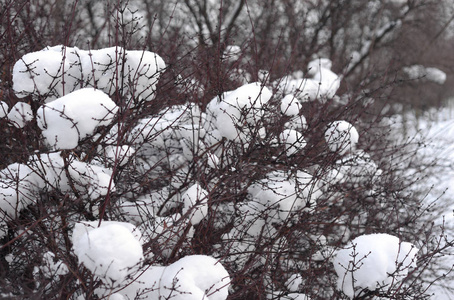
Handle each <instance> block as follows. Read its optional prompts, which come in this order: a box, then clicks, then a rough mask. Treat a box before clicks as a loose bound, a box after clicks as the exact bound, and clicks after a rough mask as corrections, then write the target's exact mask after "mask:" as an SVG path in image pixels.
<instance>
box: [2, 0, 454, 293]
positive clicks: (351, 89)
mask: <svg viewBox="0 0 454 300" xmlns="http://www.w3.org/2000/svg"><path fill="white" fill-rule="evenodd" d="M21 1H24V3H26V4H30V9H25V10H18V11H17V17H16V16H14V18H13V17H12V16H11V15H10V14H9V10H11V11H15V9H16V5H19V4H20V3H19V2H21ZM16 2H17V3H18V4H16ZM44 2H45V1H44ZM95 2H96V1H88V2H87V1H85V2H83V3H84V5H82V6H81V4H80V3H79V2H76V3H72V4H71V10H70V11H74V12H77V13H75V14H72V15H71V18H73V19H71V20H74V21H75V20H76V19H77V20H78V23H77V22H75V23H71V22H66V21H67V20H64V21H65V22H62V23H58V22H56V23H52V22H50V23H43V24H42V27H36V28H38V29H39V30H36V31H34V32H35V33H36V34H37V35H38V36H40V37H43V40H42V42H38V39H37V37H36V36H34V35H29V34H28V33H29V32H28V29H26V28H35V27H34V26H32V25H33V24H31V23H30V24H28V25H27V26H23V25H24V24H22V23H21V22H23V21H24V20H25V19H24V14H25V15H27V14H32V13H33V12H35V13H36V14H38V15H39V17H37V18H36V23H38V24H41V23H40V22H42V20H43V19H44V20H45V17H43V16H54V15H55V14H56V12H57V11H59V12H60V11H61V12H63V15H64V16H63V15H62V18H64V17H66V16H67V14H66V10H65V9H63V8H66V6H65V5H67V4H68V3H67V2H66V1H62V2H61V3H60V2H59V5H57V6H58V9H57V8H56V10H53V8H52V7H53V6H52V5H50V6H49V5H44V6H39V5H38V6H37V5H36V4H35V3H34V2H33V3H32V2H31V1H28V0H20V1H15V2H14V4H11V5H12V6H8V5H6V7H8V10H7V12H6V15H7V16H9V17H11V18H3V19H2V20H1V21H0V22H6V21H7V20H10V19H17V20H18V26H17V28H16V27H14V28H13V27H11V26H10V27H7V29H8V30H7V31H5V35H6V36H8V37H9V38H11V40H14V36H12V35H10V34H11V33H14V34H15V36H25V37H27V39H23V40H22V41H21V42H20V43H18V45H21V46H20V47H19V46H17V47H16V48H14V45H10V47H7V49H6V50H7V52H8V51H10V50H9V49H10V48H11V49H13V48H14V49H16V51H15V52H11V53H10V52H8V53H7V54H8V55H7V54H4V53H3V52H2V53H0V57H2V58H7V59H8V63H7V64H5V65H3V64H2V65H1V67H2V70H1V71H2V73H1V74H0V75H1V78H0V80H1V81H0V89H1V90H0V96H1V97H2V99H1V100H0V101H3V102H0V105H1V106H0V125H1V126H2V129H3V130H0V137H2V138H3V137H4V139H3V140H2V142H1V143H0V150H1V152H0V154H1V155H3V156H4V159H2V160H0V166H1V167H0V170H1V171H0V247H1V250H0V251H1V254H2V255H0V295H1V296H2V297H3V296H4V297H6V298H8V297H9V298H12V297H13V296H14V297H15V296H17V297H20V298H30V299H35V298H36V299H43V298H45V299H59V298H65V299H71V300H84V299H103V298H106V299H107V298H109V299H121V300H125V299H127V300H132V299H194V300H200V299H215V300H221V299H222V300H224V299H230V298H231V299H306V300H308V299H334V298H336V299H338V298H339V299H341V298H345V297H352V295H353V296H354V295H355V293H356V295H358V296H359V297H362V296H369V295H370V296H372V295H374V296H379V297H387V298H391V299H393V298H398V299H401V298H411V297H413V298H418V299H419V298H421V299H423V298H424V297H425V295H424V293H425V286H426V285H427V284H430V283H426V282H424V278H425V277H424V275H425V273H424V272H428V271H426V270H429V271H430V264H429V261H430V259H431V258H432V257H434V256H435V255H436V254H438V253H441V251H442V250H445V249H447V248H449V245H450V244H449V240H448V238H447V237H446V238H445V240H443V241H444V242H446V246H444V245H442V242H441V240H437V237H436V236H435V235H434V234H433V232H434V229H433V228H431V227H430V224H431V223H430V216H429V217H427V213H426V210H427V209H428V207H427V206H425V204H424V202H423V201H422V200H421V197H419V195H417V194H411V193H408V191H409V188H410V187H411V186H412V185H414V184H415V177H416V176H414V174H411V173H410V172H407V173H404V172H403V170H405V168H406V167H407V166H410V165H411V170H412V171H413V170H414V169H415V167H414V166H413V165H412V164H414V163H415V162H414V161H413V160H412V156H411V153H410V154H409V153H404V151H407V150H406V149H407V148H405V147H401V145H395V144H393V143H389V142H390V140H391V139H392V135H391V134H388V131H387V130H388V127H387V125H389V124H388V123H386V122H381V121H380V119H381V118H382V115H381V113H382V112H383V111H385V110H386V109H387V106H386V105H385V104H383V101H385V100H386V99H392V98H393V96H394V94H393V93H388V92H389V90H390V89H388V87H389V84H390V82H388V81H387V80H386V79H385V78H382V74H383V73H384V72H385V71H386V72H389V68H388V67H389V66H387V65H386V63H384V64H382V63H381V61H379V63H377V61H375V60H376V59H377V58H378V57H380V58H383V57H385V56H386V55H387V52H386V55H384V53H383V52H380V55H378V54H376V51H378V48H379V47H386V45H388V42H390V43H389V44H392V43H391V41H394V42H396V40H393V38H394V37H395V35H394V34H395V33H396V31H397V30H398V29H399V28H401V27H400V26H401V25H400V24H401V22H403V21H405V18H406V16H407V14H408V15H411V13H412V11H413V9H415V8H414V7H413V6H411V5H410V2H408V1H407V2H408V3H407V2H401V3H399V4H396V3H397V2H396V1H387V2H386V5H385V2H383V1H382V2H380V1H366V2H364V1H363V2H361V1H359V2H358V1H357V2H354V1H350V2H351V3H350V2H348V1H347V2H348V3H341V4H339V3H337V2H336V3H334V2H335V1H315V2H314V1H313V3H312V2H311V3H309V2H310V1H309V2H307V1H306V2H304V1H287V2H285V3H284V2H283V1H261V2H260V1H249V2H247V1H226V2H225V3H223V6H222V7H219V5H218V3H216V1H208V2H207V3H206V5H200V3H197V1H192V0H191V1H184V2H183V1H181V3H180V2H178V3H173V2H172V1H170V2H161V3H160V5H161V6H160V7H159V9H158V8H157V6H156V5H157V4H156V3H157V2H156V3H155V2H153V1H151V2H150V1H148V2H147V3H145V1H139V0H129V1H117V2H115V3H110V2H103V3H104V4H101V2H96V3H95ZM21 3H22V2H21ZM60 5H62V6H60ZM103 5H104V6H103ZM333 5H334V6H333ZM169 6H172V8H171V9H170V8H169ZM397 6H399V9H395V8H396V7H397ZM347 7H349V9H351V10H347V11H346V9H347ZM415 7H418V5H415ZM94 8H96V10H94ZM101 8H104V9H101ZM191 8H192V9H191ZM246 8H247V9H246ZM168 9H170V10H171V11H172V13H169V11H170V10H168ZM49 10H50V11H49ZM95 11H96V12H97V13H94V12H95ZM246 11H248V14H245V12H246ZM38 12H40V13H38ZM50 12H52V13H50ZM79 12H80V13H81V15H83V16H85V19H83V18H82V19H80V18H79V16H78V15H79V14H78V13H79ZM284 12H285V13H284ZM346 12H348V14H347V13H346ZM199 14H200V15H199ZM287 14H288V15H287ZM261 15H263V17H262V16H261ZM137 16H146V17H145V18H143V19H140V18H139V17H137ZM202 16H203V17H202ZM290 16H297V17H295V18H294V19H295V20H298V22H299V23H295V22H294V21H292V20H293V19H292V18H290ZM199 17H200V18H199ZM225 17H227V18H225ZM48 18H51V19H52V20H53V21H56V20H55V17H48ZM371 18H372V19H373V20H374V26H371V25H370V24H371V22H370V19H371ZM287 23H289V24H291V25H289V24H287ZM2 24H3V23H2ZM21 24H22V25H21ZM68 24H72V25H68ZM194 24H195V25H196V26H193V25H194ZM339 24H343V25H342V26H344V27H342V28H336V26H338V25H339ZM54 25H55V26H54ZM59 25H61V26H59ZM63 25H64V26H63ZM251 25H252V26H251ZM265 25H266V26H265ZM68 26H69V27H68ZM77 26H85V27H86V28H77ZM141 26H143V27H141ZM152 26H153V28H151V27H152ZM57 27H58V28H64V29H65V32H64V33H61V32H59V33H58V34H53V35H49V36H53V37H55V39H54V38H53V39H52V41H49V39H48V38H45V37H46V36H45V35H44V33H46V34H47V33H49V30H51V29H50V28H57ZM265 27H266V28H267V29H266V28H265ZM76 28H77V29H76ZM248 28H254V30H253V31H250V32H246V31H245V30H247V29H248ZM277 28H279V30H277ZM17 30H19V31H17ZM21 30H23V31H21ZM66 30H68V31H67V32H66ZM72 30H74V31H75V30H77V32H78V33H80V35H77V36H78V37H80V39H79V38H75V37H76V36H75V35H74V31H72ZM279 31H280V32H281V33H279V34H277V33H278V32H279ZM293 31H294V32H293ZM67 33H68V34H67ZM59 37H64V38H65V39H64V40H60V38H59ZM169 37H172V38H171V39H169ZM194 37H196V38H194ZM85 38H87V39H88V43H85V40H84V41H81V40H82V39H85ZM237 38H238V39H237ZM0 41H2V42H3V41H5V39H4V36H3V35H0ZM276 41H279V42H278V43H276ZM385 42H386V43H385ZM8 43H9V41H8ZM81 43H82V44H81ZM46 44H49V45H54V44H57V46H48V47H45V48H44V49H43V50H40V49H42V48H43V47H44V46H45V45H46ZM60 44H64V45H75V46H74V47H73V46H71V47H70V46H62V45H60ZM22 45H23V46H22ZM229 45H230V46H229ZM79 47H80V48H79ZM270 47H272V51H270V49H271V48H270ZM96 48H97V49H96ZM81 49H90V50H81ZM130 49H146V50H143V51H141V50H130ZM6 50H5V51H6ZM36 50H40V51H36ZM148 50H152V51H153V52H151V51H148ZM5 53H6V52H5ZM158 54H159V55H158ZM161 56H162V58H161ZM164 60H165V63H164ZM408 65H409V64H408ZM372 66H374V68H376V70H375V69H374V68H372ZM395 68H396V70H397V69H399V70H400V69H401V67H400V66H395ZM375 71H376V72H375ZM426 71H430V70H429V69H426ZM432 71H434V70H432ZM432 73H433V74H432V75H434V77H437V76H438V77H437V78H438V79H442V76H441V75H442V74H441V73H437V72H432ZM5 74H6V76H5ZM393 80H394V79H393ZM440 82H441V80H440ZM382 92H383V94H382ZM5 95H6V96H5ZM17 98H19V99H17ZM383 99H385V100H383ZM18 100H19V101H18ZM380 105H382V107H380ZM345 120H348V122H347V121H345ZM54 151H59V152H54ZM396 169H400V170H396ZM421 169H424V168H422V167H421ZM402 174H406V175H405V176H403V175H402ZM409 174H410V175H409ZM429 208H431V207H429ZM376 232H383V234H381V235H375V238H371V239H372V241H370V242H369V241H368V240H367V241H366V244H365V245H363V243H362V239H364V237H369V238H370V234H371V233H376ZM385 233H388V234H396V233H398V235H399V239H397V238H396V239H397V240H396V239H394V238H391V237H390V236H388V235H385ZM396 235H397V234H396ZM377 236H380V237H381V238H376V237H377ZM385 237H389V238H385ZM400 240H402V241H408V242H399V241H400ZM349 241H351V242H349ZM378 242H380V244H379V245H375V244H376V243H378ZM385 242H386V243H385ZM437 242H438V243H437ZM410 243H411V244H414V245H418V248H420V250H419V252H418V254H420V257H421V258H422V259H421V260H420V261H418V264H417V265H416V264H415V263H414V262H415V261H414V260H413V258H414V257H416V256H415V253H416V252H417V251H416V248H411V250H410V249H407V248H408V247H407V246H409V245H410ZM356 244H358V246H355V245H356ZM382 244H386V245H387V246H386V245H385V246H383V245H382ZM345 245H346V246H345ZM396 245H397V246H396ZM369 246H373V248H374V249H375V248H376V249H382V250H383V251H381V252H380V253H379V254H377V255H378V257H380V258H379V259H378V258H377V259H372V258H374V257H376V256H375V255H376V254H373V252H371V253H370V254H369V253H368V252H367V251H369V250H370V251H372V250H373V249H369V248H368V247H369ZM355 247H356V248H357V250H358V251H359V250H361V251H363V250H364V251H363V252H358V253H359V254H358V255H357V257H358V256H362V259H361V258H360V257H358V259H359V260H360V262H361V263H362V262H364V269H363V268H361V267H360V264H358V263H356V262H355V261H354V262H353V264H354V266H355V267H356V269H354V270H348V267H349V262H350V260H349V258H350V256H349V254H350V252H349V250H351V249H354V248H355ZM396 247H397V249H399V250H398V251H397V252H396V251H395V249H396ZM391 250H392V251H394V252H392V251H391ZM400 250H408V253H409V255H408V256H407V257H408V258H412V259H411V262H410V261H407V259H406V257H405V256H404V257H403V256H400V254H404V252H403V251H400ZM366 252H367V253H366ZM391 252H392V253H391ZM383 253H385V254H386V255H388V256H386V255H384V256H383V255H382V254H383ZM3 254H5V255H3ZM393 255H394V256H395V260H397V261H398V262H403V264H402V265H401V266H398V265H396V264H395V263H394V264H388V267H389V268H388V269H387V270H386V271H385V273H383V268H382V267H383V265H385V262H390V261H392V259H391V258H390V257H391V256H393ZM369 257H370V259H371V263H370V264H372V265H373V264H374V263H376V262H377V261H380V264H379V265H378V266H377V267H376V268H375V267H374V268H373V267H369V266H368V265H366V262H368V260H367V259H368V258H369ZM383 257H385V258H383ZM382 258H383V259H382ZM380 259H382V260H380ZM394 262H395V261H394ZM333 263H334V264H333ZM410 265H411V267H412V268H411V269H410V270H411V271H408V269H409V268H408V267H409V266H410ZM342 266H343V267H342ZM393 266H394V267H395V268H394V269H393ZM339 268H341V269H342V270H343V271H344V274H340V273H339ZM372 269H373V271H371V270H372ZM350 271H351V272H350ZM369 271H370V274H380V276H378V275H377V276H376V277H374V279H373V280H374V282H373V283H371V282H370V281H367V280H365V281H355V280H357V277H358V280H360V279H364V278H366V276H363V273H364V272H369ZM361 272H363V273H361ZM373 272H375V273H373ZM338 275H339V276H338ZM340 277H344V278H350V284H349V285H350V286H352V288H351V289H348V288H346V285H339V284H338V282H339V278H340ZM343 282H344V283H345V282H347V281H346V280H344V281H343ZM376 283H378V284H379V285H380V286H383V285H384V286H385V287H384V288H380V289H379V288H377V289H375V287H376ZM388 286H389V287H390V288H388ZM364 288H367V289H368V291H366V290H364V291H360V290H363V289H364ZM11 295H12V296H11Z"/></svg>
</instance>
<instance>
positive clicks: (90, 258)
mask: <svg viewBox="0 0 454 300" xmlns="http://www.w3.org/2000/svg"><path fill="white" fill-rule="evenodd" d="M72 242H73V248H74V253H75V254H76V256H77V258H78V260H79V262H80V263H82V264H83V265H84V266H85V267H87V268H88V269H89V270H90V271H91V272H92V273H93V274H95V275H97V276H98V277H99V278H100V279H102V280H103V281H104V282H105V284H108V285H110V284H112V285H118V284H121V283H123V282H124V281H125V279H126V278H127V277H128V276H130V275H132V274H134V273H135V272H136V271H137V269H138V267H139V265H140V263H141V262H142V260H143V258H144V257H143V252H142V245H141V243H140V242H139V240H138V239H137V237H136V236H134V228H131V227H130V226H125V225H124V224H120V223H119V222H103V223H101V226H100V227H97V228H91V227H89V226H86V225H85V224H81V223H77V224H76V226H75V229H74V234H73V240H72Z"/></svg>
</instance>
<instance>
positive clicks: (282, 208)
mask: <svg viewBox="0 0 454 300" xmlns="http://www.w3.org/2000/svg"><path fill="white" fill-rule="evenodd" d="M248 193H249V194H250V195H251V196H252V198H253V199H255V201H256V202H257V203H260V204H261V205H263V209H264V210H267V214H268V215H269V217H273V219H275V220H274V221H277V222H283V221H286V220H287V219H288V218H289V216H290V214H291V213H292V212H296V211H300V210H307V211H310V210H311V209H312V208H313V207H314V206H315V204H316V201H317V199H318V198H319V197H320V196H321V191H320V188H319V186H318V183H317V181H316V180H315V179H314V178H313V177H312V175H310V174H308V173H306V172H303V171H297V172H296V174H288V173H287V172H284V171H275V172H271V173H269V174H267V176H266V177H265V178H264V179H262V180H260V181H259V182H257V183H254V184H253V185H251V186H250V187H249V188H248ZM263 212H264V211H261V212H259V214H260V213H263Z"/></svg>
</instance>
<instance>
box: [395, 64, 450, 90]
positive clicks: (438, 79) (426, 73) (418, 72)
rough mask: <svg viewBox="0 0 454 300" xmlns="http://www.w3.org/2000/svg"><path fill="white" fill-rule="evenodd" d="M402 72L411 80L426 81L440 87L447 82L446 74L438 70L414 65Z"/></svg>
mask: <svg viewBox="0 0 454 300" xmlns="http://www.w3.org/2000/svg"><path fill="white" fill-rule="evenodd" d="M402 70H403V71H404V72H405V73H406V74H407V76H408V77H409V78H410V79H426V80H428V81H432V82H434V83H437V84H440V85H443V84H444V83H445V82H446V73H445V72H443V71H442V70H440V69H437V68H433V67H424V66H422V65H412V66H409V67H404V68H403V69H402Z"/></svg>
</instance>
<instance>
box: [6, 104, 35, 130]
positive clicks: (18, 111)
mask: <svg viewBox="0 0 454 300" xmlns="http://www.w3.org/2000/svg"><path fill="white" fill-rule="evenodd" d="M3 108H4V106H3V105H2V109H3ZM7 118H8V120H9V121H10V122H11V123H12V124H13V125H14V126H15V127H17V128H23V127H24V126H25V124H27V122H30V121H31V120H33V112H32V108H31V106H30V104H28V103H25V102H17V103H16V104H15V105H14V106H13V107H12V108H11V111H10V112H9V113H8V116H7Z"/></svg>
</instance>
